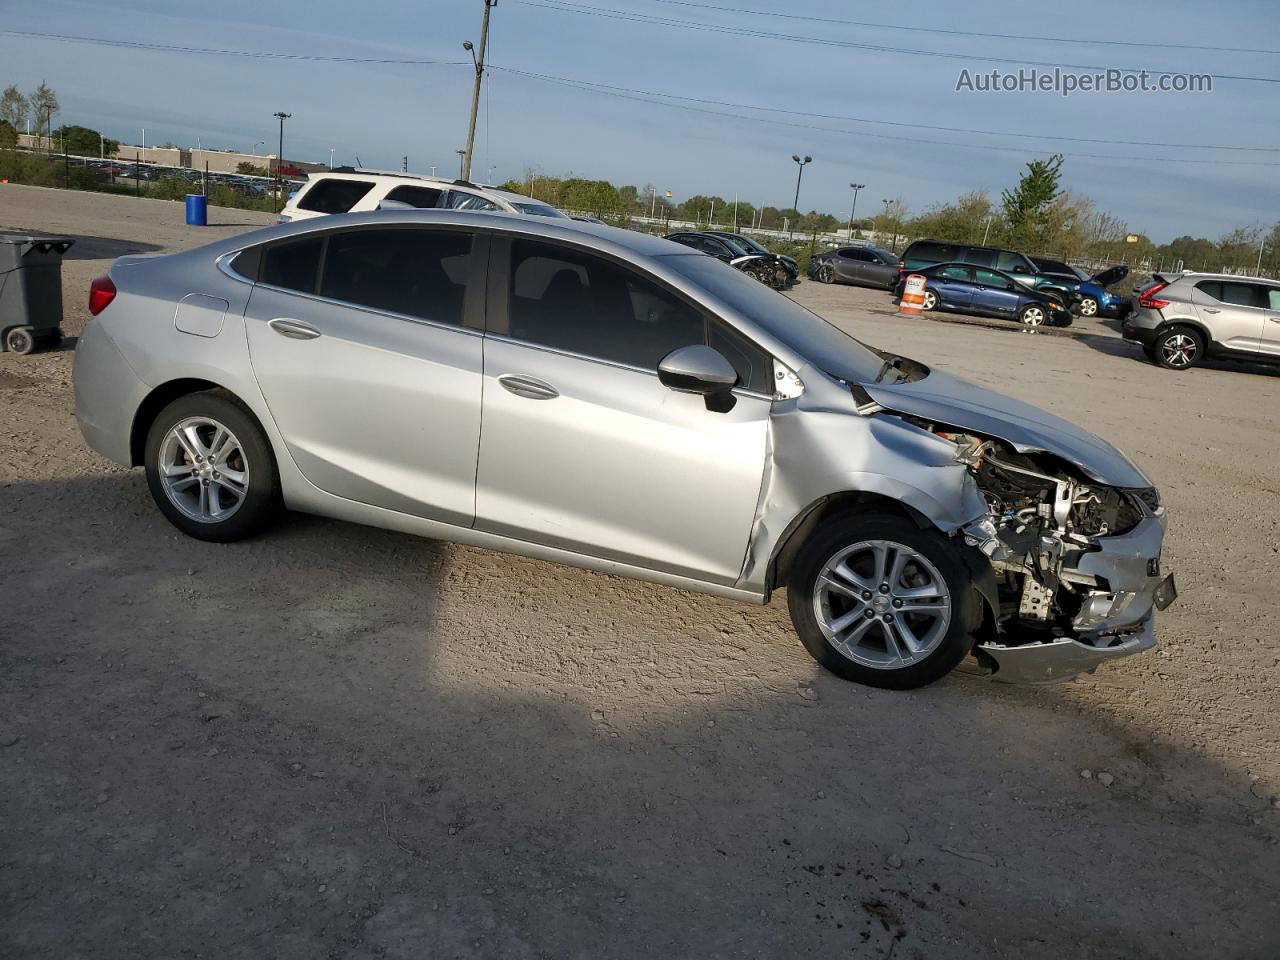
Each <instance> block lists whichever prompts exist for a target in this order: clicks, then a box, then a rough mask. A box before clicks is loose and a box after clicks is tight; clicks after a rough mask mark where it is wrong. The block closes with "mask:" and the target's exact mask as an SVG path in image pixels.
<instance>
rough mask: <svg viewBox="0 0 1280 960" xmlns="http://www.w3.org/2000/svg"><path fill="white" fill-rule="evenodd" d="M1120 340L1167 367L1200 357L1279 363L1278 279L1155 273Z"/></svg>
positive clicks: (1183, 367)
mask: <svg viewBox="0 0 1280 960" xmlns="http://www.w3.org/2000/svg"><path fill="white" fill-rule="evenodd" d="M1123 330H1124V338H1125V339H1126V340H1132V341H1134V342H1135V343H1138V344H1141V345H1142V349H1143V351H1144V352H1145V353H1146V355H1147V357H1148V358H1149V359H1150V360H1151V361H1152V362H1153V363H1155V364H1157V365H1158V366H1161V367H1165V368H1167V369H1169V370H1186V369H1188V368H1190V367H1193V366H1195V365H1196V364H1197V363H1199V362H1200V361H1201V360H1203V359H1205V358H1206V357H1219V358H1223V359H1237V360H1252V361H1257V362H1264V363H1275V362H1280V283H1277V282H1276V281H1274V280H1263V279H1260V278H1256V277H1236V276H1231V275H1230V274H1216V273H1214V274H1205V273H1181V274H1168V275H1164V276H1162V275H1160V274H1156V276H1155V277H1154V278H1153V280H1152V283H1151V284H1150V285H1149V286H1147V287H1146V288H1144V289H1143V290H1142V291H1141V292H1140V293H1139V295H1138V306H1137V309H1136V310H1134V312H1133V313H1132V314H1131V315H1130V316H1129V317H1127V318H1126V319H1125V321H1124V327H1123Z"/></svg>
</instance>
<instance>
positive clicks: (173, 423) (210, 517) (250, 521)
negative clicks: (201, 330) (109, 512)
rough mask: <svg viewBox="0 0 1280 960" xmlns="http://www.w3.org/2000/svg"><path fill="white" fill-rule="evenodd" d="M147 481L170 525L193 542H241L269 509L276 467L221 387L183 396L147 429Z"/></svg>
mask: <svg viewBox="0 0 1280 960" xmlns="http://www.w3.org/2000/svg"><path fill="white" fill-rule="evenodd" d="M145 462H146V471H147V486H148V487H150V489H151V497H152V499H154V500H155V502H156V506H158V507H159V508H160V512H161V513H163V514H164V515H165V516H166V517H167V518H168V519H169V522H170V523H172V524H173V525H174V526H175V527H177V528H178V529H179V530H181V531H182V532H183V533H185V534H187V535H188V536H192V537H196V538H197V539H199V540H212V541H215V542H227V541H231V540H241V539H243V538H245V537H249V536H252V535H253V534H255V533H258V532H259V531H260V530H262V529H263V528H264V527H265V526H266V525H267V523H268V521H269V520H270V519H271V517H272V515H273V514H274V513H275V510H276V502H277V496H276V484H277V480H276V465H275V458H274V457H273V456H272V453H271V446H270V444H269V443H268V442H267V438H266V436H264V435H263V432H262V428H261V427H259V426H258V424H257V422H256V421H255V420H254V419H253V417H252V416H251V415H250V414H249V413H248V411H247V410H245V408H244V407H243V406H241V405H240V404H239V403H237V402H236V401H234V400H233V399H231V398H230V396H228V395H226V394H223V393H220V392H212V391H210V392H205V393H193V394H188V395H187V396H185V397H179V398H178V399H177V400H175V401H173V403H171V404H169V405H168V406H167V407H165V408H164V409H163V410H161V411H160V414H159V416H157V417H156V419H155V422H153V423H152V424H151V429H150V431H149V432H148V433H147V444H146V451H145Z"/></svg>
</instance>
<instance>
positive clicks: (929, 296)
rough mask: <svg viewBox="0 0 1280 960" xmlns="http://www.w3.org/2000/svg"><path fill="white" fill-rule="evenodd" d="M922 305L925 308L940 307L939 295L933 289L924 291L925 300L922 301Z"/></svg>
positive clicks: (934, 308)
mask: <svg viewBox="0 0 1280 960" xmlns="http://www.w3.org/2000/svg"><path fill="white" fill-rule="evenodd" d="M920 307H921V308H922V309H924V310H936V309H937V308H938V295H937V294H936V293H934V292H933V291H932V290H926V291H925V292H924V300H923V301H921V303H920Z"/></svg>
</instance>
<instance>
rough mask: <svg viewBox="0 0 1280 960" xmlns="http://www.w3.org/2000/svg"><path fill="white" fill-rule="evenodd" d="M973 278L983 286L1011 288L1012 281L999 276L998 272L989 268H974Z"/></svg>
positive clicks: (1000, 288)
mask: <svg viewBox="0 0 1280 960" xmlns="http://www.w3.org/2000/svg"><path fill="white" fill-rule="evenodd" d="M973 279H974V280H976V281H977V282H978V283H980V284H982V285H983V286H984V287H992V288H994V289H996V290H1012V289H1013V283H1012V282H1011V281H1009V280H1006V279H1005V278H1004V277H1002V276H1000V274H998V273H992V272H991V271H990V270H974V271H973Z"/></svg>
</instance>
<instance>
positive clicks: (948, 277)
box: [894, 263, 1071, 327]
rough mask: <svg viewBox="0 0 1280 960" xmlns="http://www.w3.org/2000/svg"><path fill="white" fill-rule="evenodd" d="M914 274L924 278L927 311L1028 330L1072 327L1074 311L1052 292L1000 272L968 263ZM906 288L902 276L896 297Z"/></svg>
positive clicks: (938, 267)
mask: <svg viewBox="0 0 1280 960" xmlns="http://www.w3.org/2000/svg"><path fill="white" fill-rule="evenodd" d="M911 272H912V273H916V274H919V275H920V276H922V277H924V278H925V289H924V303H923V307H924V309H926V310H954V311H956V312H957V313H971V314H975V315H977V316H984V317H1000V318H1002V319H1006V320H1017V321H1019V322H1021V323H1024V324H1026V325H1027V326H1029V327H1039V326H1042V325H1044V324H1052V325H1056V326H1060V327H1068V326H1070V325H1071V311H1070V310H1068V309H1067V308H1066V307H1065V306H1063V305H1062V302H1061V301H1060V299H1059V298H1058V297H1057V296H1055V295H1054V294H1053V292H1052V291H1047V290H1033V289H1031V287H1028V286H1026V285H1025V284H1023V283H1021V282H1019V281H1018V280H1015V279H1014V278H1013V277H1011V276H1009V274H1007V273H1001V272H1000V271H999V270H988V269H986V268H984V267H974V266H970V265H969V264H967V263H938V264H934V265H933V266H932V267H925V268H924V269H923V270H913V271H911ZM905 286H906V277H903V279H902V280H901V281H900V282H899V283H898V287H897V289H896V290H895V291H894V292H895V295H896V296H898V297H901V296H902V291H903V288H904V287H905Z"/></svg>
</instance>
